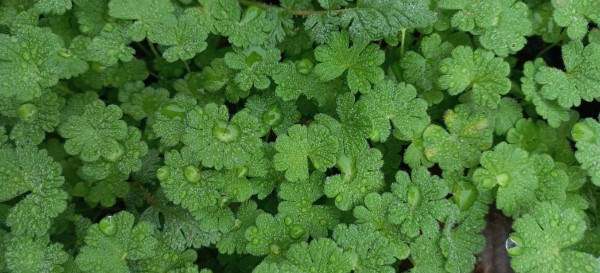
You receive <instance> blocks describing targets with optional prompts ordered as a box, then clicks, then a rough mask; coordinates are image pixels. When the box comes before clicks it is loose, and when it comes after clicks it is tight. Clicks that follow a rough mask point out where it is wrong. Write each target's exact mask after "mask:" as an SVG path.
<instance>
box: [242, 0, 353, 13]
mask: <svg viewBox="0 0 600 273" xmlns="http://www.w3.org/2000/svg"><path fill="white" fill-rule="evenodd" d="M239 3H240V4H242V5H244V6H255V7H259V8H263V9H270V8H273V9H276V10H277V11H279V12H285V13H289V14H292V15H299V16H309V15H313V14H325V13H330V12H331V13H342V12H345V11H346V10H347V9H334V10H293V9H286V8H282V7H279V6H275V5H269V4H267V3H261V2H255V1H251V0H239Z"/></svg>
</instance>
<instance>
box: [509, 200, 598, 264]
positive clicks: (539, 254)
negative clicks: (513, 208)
mask: <svg viewBox="0 0 600 273" xmlns="http://www.w3.org/2000/svg"><path fill="white" fill-rule="evenodd" d="M513 229H514V231H515V232H514V233H512V234H511V237H510V238H513V237H519V238H521V239H522V242H519V243H522V244H517V245H516V246H512V245H511V244H509V243H508V242H507V246H511V247H519V248H522V249H523V250H522V254H521V255H516V256H513V257H512V258H511V266H512V267H513V268H514V269H515V270H516V271H517V272H567V271H569V270H571V271H573V272H597V271H598V270H600V261H598V259H597V258H595V257H594V256H592V255H590V254H587V253H583V252H578V251H575V250H570V249H569V247H570V246H572V245H574V244H576V243H577V242H579V241H580V240H581V239H582V238H583V233H584V232H585V230H586V229H587V225H586V222H585V218H584V215H583V213H582V212H581V211H577V210H575V209H572V208H567V209H564V208H561V207H559V206H558V205H556V204H554V203H548V202H543V203H540V204H539V205H537V206H536V207H535V208H534V209H533V210H532V211H531V213H529V214H525V215H523V217H521V218H519V219H517V220H516V221H515V223H514V224H513Z"/></svg>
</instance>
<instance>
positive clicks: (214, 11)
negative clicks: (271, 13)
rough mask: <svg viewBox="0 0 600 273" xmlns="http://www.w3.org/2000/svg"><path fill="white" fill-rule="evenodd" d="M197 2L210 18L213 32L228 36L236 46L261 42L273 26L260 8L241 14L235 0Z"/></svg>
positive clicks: (265, 38) (250, 9)
mask: <svg viewBox="0 0 600 273" xmlns="http://www.w3.org/2000/svg"><path fill="white" fill-rule="evenodd" d="M199 2H200V4H201V5H202V6H203V7H204V10H205V12H206V15H205V16H209V18H210V20H211V23H212V25H213V28H214V30H213V32H214V33H215V34H220V35H222V36H225V37H228V39H229V42H230V43H231V44H233V45H234V46H236V47H248V46H249V45H260V44H263V43H264V42H265V41H266V40H267V38H268V33H269V32H270V31H271V30H272V29H273V27H274V26H273V23H272V22H271V21H269V20H268V19H267V18H266V15H267V13H266V12H264V11H263V10H262V9H260V8H256V7H254V8H249V9H247V10H246V12H244V13H243V14H242V9H241V7H240V5H239V3H238V1H237V0H224V1H213V0H200V1H199Z"/></svg>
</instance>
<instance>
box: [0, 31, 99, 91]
mask: <svg viewBox="0 0 600 273" xmlns="http://www.w3.org/2000/svg"><path fill="white" fill-rule="evenodd" d="M63 51H66V49H65V45H64V43H63V41H62V39H61V38H60V37H59V36H57V35H56V34H54V33H52V31H51V30H50V29H48V28H38V27H21V28H18V30H16V31H15V32H14V34H13V35H6V34H0V60H2V62H0V82H1V83H0V96H1V97H2V98H7V97H15V98H16V99H18V100H21V101H25V100H31V99H34V98H37V97H39V96H41V95H42V94H43V93H44V89H45V88H48V87H51V86H53V85H55V84H57V83H58V80H59V79H68V78H71V77H73V76H76V75H79V74H81V73H83V72H84V71H85V70H87V68H88V65H87V63H85V62H84V61H81V60H79V59H77V58H75V57H74V56H69V55H66V54H60V53H61V52H63Z"/></svg>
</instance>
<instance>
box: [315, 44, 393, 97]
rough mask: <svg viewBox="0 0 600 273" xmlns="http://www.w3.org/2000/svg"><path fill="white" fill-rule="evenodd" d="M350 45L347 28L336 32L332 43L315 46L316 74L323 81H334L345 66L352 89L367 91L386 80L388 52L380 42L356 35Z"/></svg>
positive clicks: (343, 70) (354, 91)
mask: <svg viewBox="0 0 600 273" xmlns="http://www.w3.org/2000/svg"><path fill="white" fill-rule="evenodd" d="M353 42H354V43H353V44H352V46H351V47H350V37H349V35H348V33H347V32H341V33H337V32H336V33H334V34H333V37H332V38H331V40H330V41H329V43H327V44H325V45H321V46H318V47H317V48H316V49H315V59H317V61H319V62H320V63H318V64H317V65H316V66H315V74H317V75H318V76H319V78H320V79H321V80H323V81H331V80H333V79H335V78H338V77H340V76H341V75H342V74H343V73H344V72H346V70H347V71H348V74H347V78H346V80H347V82H348V87H350V90H351V91H352V92H353V93H356V92H358V91H360V92H361V93H368V92H369V91H370V90H371V84H375V83H378V82H380V81H382V80H383V75H384V73H383V69H381V68H380V67H379V66H380V65H381V64H383V61H384V60H385V55H384V53H383V51H381V50H380V49H379V47H378V46H377V45H374V44H370V43H369V42H368V41H367V40H363V39H357V40H354V41H353Z"/></svg>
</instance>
